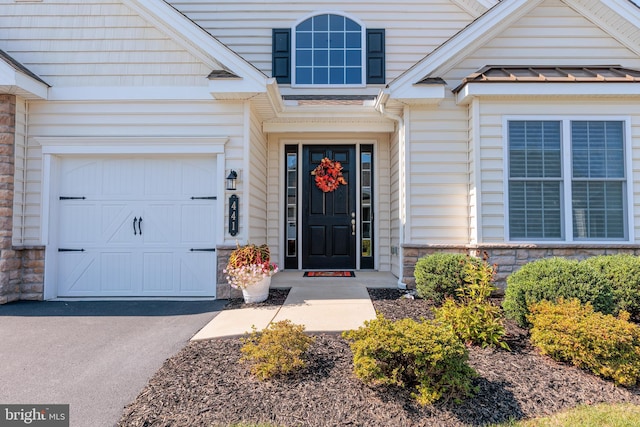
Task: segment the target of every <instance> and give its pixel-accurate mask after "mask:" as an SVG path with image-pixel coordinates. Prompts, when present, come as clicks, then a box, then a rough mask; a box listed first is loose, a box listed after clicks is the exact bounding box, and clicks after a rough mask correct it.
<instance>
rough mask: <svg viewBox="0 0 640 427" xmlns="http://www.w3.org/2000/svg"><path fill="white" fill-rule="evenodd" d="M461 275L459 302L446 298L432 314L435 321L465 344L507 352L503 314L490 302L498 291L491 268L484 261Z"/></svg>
mask: <svg viewBox="0 0 640 427" xmlns="http://www.w3.org/2000/svg"><path fill="white" fill-rule="evenodd" d="M463 275H464V277H465V281H466V282H467V284H466V285H465V286H463V287H461V288H458V290H457V294H458V297H459V300H460V301H455V300H454V299H453V298H447V299H446V300H445V302H444V304H443V305H442V306H441V307H439V308H436V309H434V310H433V312H434V314H435V317H436V320H437V321H439V322H442V323H447V324H449V325H451V327H452V328H453V331H454V332H455V333H456V335H458V337H459V338H460V339H461V340H462V341H464V342H465V343H467V344H476V345H481V346H482V347H486V346H488V345H490V346H500V347H502V348H504V349H506V350H509V346H508V345H507V343H505V342H504V341H502V338H503V337H504V335H505V333H506V331H505V328H504V323H503V321H502V310H501V309H500V307H498V306H496V305H494V304H492V303H491V302H490V301H489V297H490V296H491V293H492V292H493V291H495V290H496V289H497V288H496V287H495V286H494V285H493V276H494V268H493V266H491V265H489V264H488V263H487V261H486V260H483V262H482V263H481V264H480V265H476V264H475V263H467V264H465V266H464V272H463Z"/></svg>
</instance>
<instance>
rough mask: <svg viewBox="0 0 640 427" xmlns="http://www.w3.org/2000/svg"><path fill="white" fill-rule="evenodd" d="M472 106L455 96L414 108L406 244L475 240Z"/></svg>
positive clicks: (412, 109)
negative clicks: (472, 224) (471, 194)
mask: <svg viewBox="0 0 640 427" xmlns="http://www.w3.org/2000/svg"><path fill="white" fill-rule="evenodd" d="M467 123H468V121H467V111H466V109H465V108H460V107H458V106H456V105H455V103H454V102H453V98H452V97H451V96H449V97H448V98H447V99H446V100H444V101H443V102H442V103H441V104H439V105H438V106H437V107H436V106H432V107H413V108H411V129H410V132H409V134H408V136H407V151H408V155H407V156H408V159H410V163H411V164H410V166H409V168H410V176H409V177H408V178H407V180H408V186H407V187H408V188H407V191H408V207H407V211H408V218H409V219H408V221H407V223H408V226H407V227H408V228H407V236H406V240H405V243H406V244H434V243H437V244H460V243H462V244H466V243H468V241H469V203H468V187H469V181H468V176H469V175H468V174H469V158H468V157H469V148H468V129H467Z"/></svg>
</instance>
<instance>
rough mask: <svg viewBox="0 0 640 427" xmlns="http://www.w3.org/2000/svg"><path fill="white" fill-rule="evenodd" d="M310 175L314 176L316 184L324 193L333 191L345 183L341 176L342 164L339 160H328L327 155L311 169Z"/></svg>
mask: <svg viewBox="0 0 640 427" xmlns="http://www.w3.org/2000/svg"><path fill="white" fill-rule="evenodd" d="M311 175H315V177H316V186H317V187H318V188H319V189H320V190H322V191H323V192H325V193H329V192H331V191H334V190H335V189H336V188H338V187H339V186H340V184H342V185H346V184H347V181H345V179H344V177H343V176H342V165H341V164H340V162H336V161H333V160H329V159H328V158H327V157H325V158H324V159H322V160H321V161H320V164H319V165H318V166H317V167H316V168H315V169H314V170H313V171H311Z"/></svg>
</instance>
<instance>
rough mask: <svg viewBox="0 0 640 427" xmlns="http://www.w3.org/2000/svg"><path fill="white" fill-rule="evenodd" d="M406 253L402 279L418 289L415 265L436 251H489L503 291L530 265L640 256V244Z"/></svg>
mask: <svg viewBox="0 0 640 427" xmlns="http://www.w3.org/2000/svg"><path fill="white" fill-rule="evenodd" d="M403 251H404V252H403V253H404V264H403V266H402V267H403V268H402V275H403V279H402V280H403V282H404V283H406V284H407V287H408V288H410V289H415V286H416V281H415V278H414V276H413V272H414V269H415V265H416V262H417V261H418V259H420V258H422V257H423V256H426V255H431V254H434V253H436V252H449V253H461V254H469V255H474V256H482V254H483V253H485V252H486V253H487V255H488V256H489V259H488V261H489V263H491V264H496V265H497V266H498V269H497V273H496V278H495V279H496V282H495V283H496V286H498V288H499V289H501V290H502V291H504V289H505V288H506V286H507V283H506V279H507V277H508V276H509V275H510V274H511V273H513V272H515V271H517V270H518V269H519V268H520V267H521V266H523V265H524V264H526V263H528V262H531V261H535V260H537V259H540V258H550V257H564V258H570V259H585V258H588V257H592V256H596V255H615V254H619V253H626V254H631V255H640V245H585V244H573V245H559V244H549V245H534V244H525V245H509V244H489V245H405V246H404V247H403Z"/></svg>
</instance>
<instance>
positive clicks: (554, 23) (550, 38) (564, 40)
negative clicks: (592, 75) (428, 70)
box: [442, 0, 640, 87]
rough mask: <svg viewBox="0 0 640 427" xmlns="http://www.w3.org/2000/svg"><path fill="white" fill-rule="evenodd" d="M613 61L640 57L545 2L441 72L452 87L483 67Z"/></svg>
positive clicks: (638, 64) (555, 0)
mask: <svg viewBox="0 0 640 427" xmlns="http://www.w3.org/2000/svg"><path fill="white" fill-rule="evenodd" d="M563 64H566V65H598V64H603V65H617V64H622V65H624V66H626V67H631V68H640V59H639V58H638V57H637V55H635V54H634V53H633V52H631V51H630V50H629V49H627V48H625V47H624V46H623V45H621V44H620V43H619V42H618V41H616V40H615V39H614V38H613V37H611V36H610V35H608V34H607V33H606V32H604V31H603V30H601V29H599V28H598V27H596V26H595V25H594V24H593V23H592V22H590V21H589V20H588V19H586V18H584V17H583V16H582V15H580V14H578V13H577V12H576V11H574V10H573V9H571V8H569V7H568V6H566V5H565V4H564V3H563V2H562V1H560V0H547V1H545V2H544V3H542V4H541V5H540V6H539V7H537V8H535V9H534V10H533V11H531V13H529V14H528V15H527V16H525V17H523V18H521V19H520V20H518V21H517V22H516V23H514V24H513V25H512V26H511V27H510V28H508V29H506V30H505V31H504V32H502V34H500V36H498V37H496V38H494V39H493V40H491V41H489V42H488V43H487V44H486V45H484V46H483V47H482V48H480V49H477V50H476V51H475V52H473V54H472V55H470V56H469V57H467V58H465V59H464V60H463V61H461V62H460V63H459V64H458V65H457V66H456V67H455V69H454V70H451V71H450V72H448V73H447V75H446V76H442V77H444V78H445V80H446V81H447V82H448V83H449V84H450V85H451V86H452V87H455V86H457V85H458V84H459V83H460V81H461V80H462V79H463V78H464V77H466V76H468V75H469V74H471V73H473V72H476V71H477V70H478V69H480V68H482V67H484V66H486V65H553V66H557V65H563Z"/></svg>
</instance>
